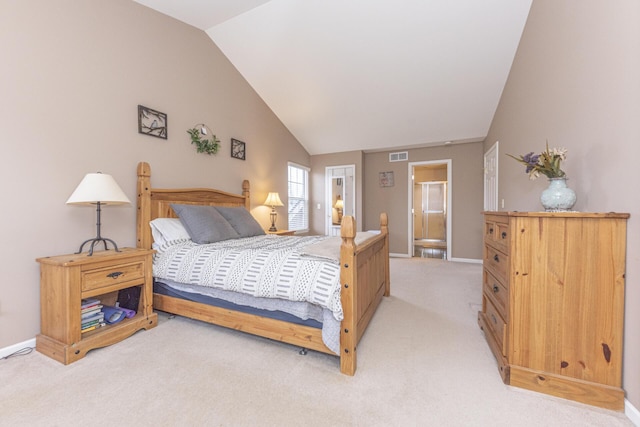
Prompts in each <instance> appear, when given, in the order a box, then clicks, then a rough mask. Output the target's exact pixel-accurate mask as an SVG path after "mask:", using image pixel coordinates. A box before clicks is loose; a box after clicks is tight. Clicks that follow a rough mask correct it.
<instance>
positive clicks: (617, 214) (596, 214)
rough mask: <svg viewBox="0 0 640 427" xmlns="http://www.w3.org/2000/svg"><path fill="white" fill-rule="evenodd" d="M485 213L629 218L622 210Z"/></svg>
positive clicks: (524, 215) (545, 216)
mask: <svg viewBox="0 0 640 427" xmlns="http://www.w3.org/2000/svg"><path fill="white" fill-rule="evenodd" d="M482 213H483V214H484V215H498V216H514V217H541V218H621V219H626V218H629V216H630V215H629V214H628V213H620V212H578V211H570V212H544V211H541V212H518V211H484V212H482Z"/></svg>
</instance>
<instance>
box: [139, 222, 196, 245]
mask: <svg viewBox="0 0 640 427" xmlns="http://www.w3.org/2000/svg"><path fill="white" fill-rule="evenodd" d="M149 225H150V226H151V235H152V236H153V243H154V246H156V245H163V244H165V243H167V242H170V241H172V240H179V239H190V238H191V237H189V233H187V230H186V229H185V228H184V225H182V222H181V221H180V219H178V218H156V219H154V220H153V221H151V222H150V223H149Z"/></svg>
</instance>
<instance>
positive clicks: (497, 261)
mask: <svg viewBox="0 0 640 427" xmlns="http://www.w3.org/2000/svg"><path fill="white" fill-rule="evenodd" d="M483 264H484V267H485V268H486V269H488V270H489V271H490V272H491V273H492V274H493V275H494V276H495V277H496V278H497V279H498V280H500V281H502V283H504V284H507V283H508V281H507V277H508V274H507V271H508V269H509V256H508V255H505V254H504V253H503V252H501V251H499V250H497V249H495V248H493V247H491V246H489V245H485V247H484V260H483Z"/></svg>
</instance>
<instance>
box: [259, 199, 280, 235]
mask: <svg viewBox="0 0 640 427" xmlns="http://www.w3.org/2000/svg"><path fill="white" fill-rule="evenodd" d="M264 204H265V205H267V206H271V228H270V229H269V231H278V229H277V228H276V218H277V216H278V214H277V213H276V206H284V204H283V203H282V200H280V195H279V194H278V193H269V195H268V196H267V200H265V201H264Z"/></svg>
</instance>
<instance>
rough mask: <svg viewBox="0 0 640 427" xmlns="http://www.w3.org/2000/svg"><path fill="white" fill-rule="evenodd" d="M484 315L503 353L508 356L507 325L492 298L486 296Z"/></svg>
mask: <svg viewBox="0 0 640 427" xmlns="http://www.w3.org/2000/svg"><path fill="white" fill-rule="evenodd" d="M484 316H485V322H486V324H487V326H488V327H489V329H490V332H491V334H492V335H493V336H494V338H495V340H496V344H497V345H498V348H499V349H500V351H501V353H502V355H503V356H506V354H507V352H506V348H505V342H506V340H505V332H506V330H507V325H506V323H505V321H504V319H503V318H502V316H500V313H499V312H498V310H497V309H496V307H495V306H494V305H493V303H492V302H491V300H490V299H489V298H487V297H486V296H485V297H484Z"/></svg>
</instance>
